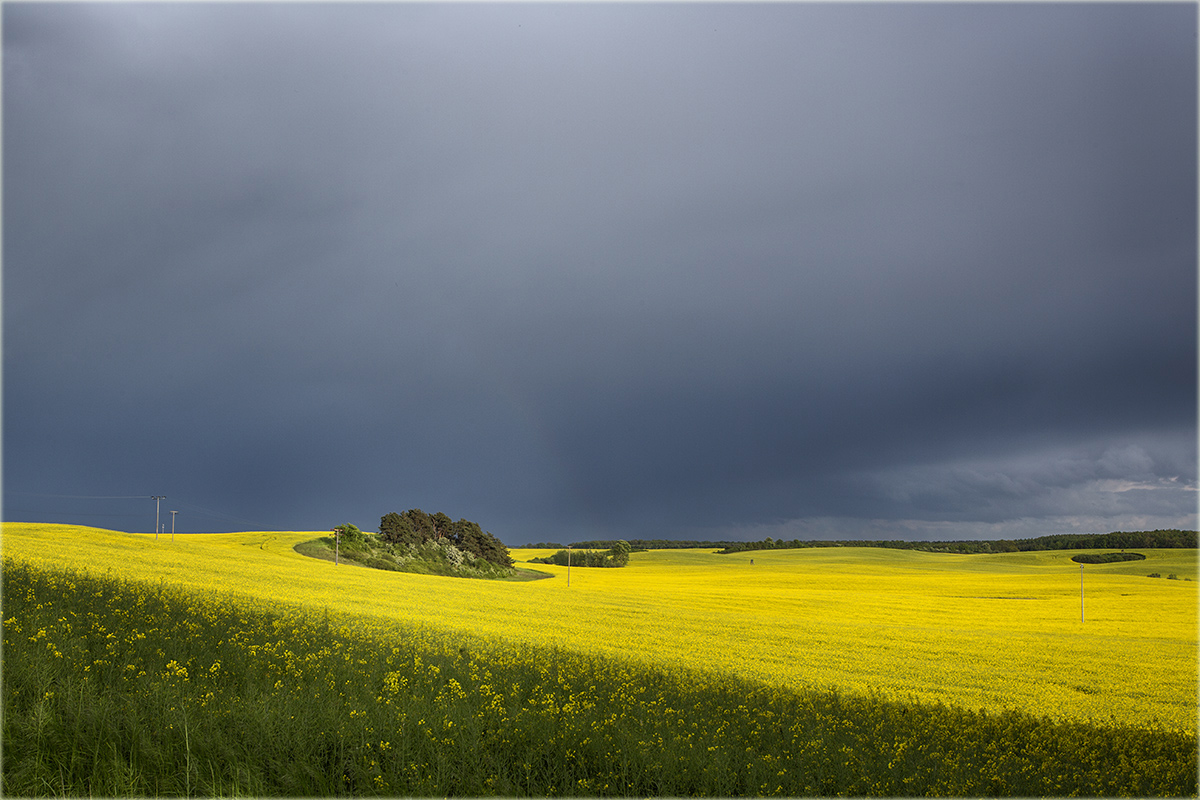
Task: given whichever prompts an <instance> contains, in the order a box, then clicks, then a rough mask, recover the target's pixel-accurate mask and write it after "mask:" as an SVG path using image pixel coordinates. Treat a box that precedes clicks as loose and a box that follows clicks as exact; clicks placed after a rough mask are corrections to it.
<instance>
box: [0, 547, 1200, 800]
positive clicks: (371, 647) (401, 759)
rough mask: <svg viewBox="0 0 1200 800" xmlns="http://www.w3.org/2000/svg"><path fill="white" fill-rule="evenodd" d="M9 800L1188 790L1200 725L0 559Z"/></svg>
mask: <svg viewBox="0 0 1200 800" xmlns="http://www.w3.org/2000/svg"><path fill="white" fill-rule="evenodd" d="M3 609H4V610H3V628H4V665H5V669H4V674H3V710H4V717H3V745H4V762H3V772H2V778H3V784H2V785H0V793H3V794H4V795H7V796H14V795H64V794H68V795H106V796H147V795H172V796H186V795H210V796H211V795H228V794H252V795H259V796H265V795H275V796H279V795H287V796H329V795H351V794H354V795H360V794H378V795H421V796H429V795H443V796H444V795H459V796H463V795H466V796H479V795H506V796H518V795H522V796H523V795H542V796H545V795H593V796H594V795H672V796H682V795H719V796H737V795H765V794H782V795H792V796H799V795H820V796H831V795H876V796H900V795H928V794H939V795H972V796H978V795H1015V796H1050V795H1058V796H1061V795H1091V796H1116V795H1134V796H1194V795H1195V794H1196V791H1197V780H1196V768H1197V762H1196V737H1195V736H1194V735H1193V736H1188V735H1184V734H1180V733H1175V732H1168V731H1162V730H1156V729H1152V728H1151V729H1143V728H1138V727H1131V726H1112V727H1097V726H1090V725H1085V724H1080V723H1061V722H1051V721H1049V720H1044V719H1038V718H1034V717H1030V716H1025V715H1020V714H1015V713H1013V714H998V715H989V714H984V713H981V712H972V711H968V710H963V709H957V708H951V707H946V706H938V705H919V704H904V703H897V702H892V701H884V700H880V699H872V698H849V697H845V696H840V695H838V694H834V693H821V692H790V691H786V690H783V689H780V688H777V687H765V686H761V685H758V684H753V683H750V682H746V681H741V680H735V679H731V678H723V677H719V676H711V675H707V676H701V675H700V674H698V673H686V672H682V671H679V672H664V671H658V670H650V669H646V668H644V667H640V666H636V665H632V664H629V663H625V662H621V661H615V660H605V659H599V658H596V657H591V656H589V657H585V656H580V655H577V654H573V653H570V652H564V651H553V650H545V649H534V648H523V649H518V648H512V647H507V646H505V645H504V644H503V643H498V642H497V643H492V642H488V641H483V640H474V639H473V640H465V639H463V640H456V639H450V638H448V637H446V636H444V635H436V634H431V633H429V632H428V631H424V630H422V629H419V628H408V627H399V626H398V627H396V628H395V630H394V632H393V633H392V634H391V635H390V636H388V637H385V638H384V639H380V638H368V637H366V636H363V635H361V634H359V633H357V632H356V628H355V623H354V618H353V617H342V616H335V615H324V616H321V617H320V618H314V617H313V615H312V614H311V613H309V614H302V613H300V611H299V610H298V609H295V610H293V609H289V608H287V607H281V608H268V607H265V606H262V605H255V604H253V603H251V602H249V601H245V602H239V601H236V599H235V598H231V597H223V598H213V597H200V596H196V595H189V594H187V593H184V592H182V591H177V590H173V589H171V588H169V587H164V586H162V585H158V584H150V583H143V582H131V581H125V580H122V579H118V578H113V577H107V576H96V575H88V574H86V573H78V572H67V571H60V570H49V569H44V568H38V567H33V566H29V565H27V564H24V563H20V562H13V561H5V563H4V569H3Z"/></svg>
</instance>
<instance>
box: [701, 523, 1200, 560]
mask: <svg viewBox="0 0 1200 800" xmlns="http://www.w3.org/2000/svg"><path fill="white" fill-rule="evenodd" d="M1197 546H1200V543H1198V541H1197V532H1196V531H1183V530H1175V529H1170V530H1154V531H1114V532H1112V533H1096V534H1092V533H1061V534H1055V535H1052V536H1038V537H1036V538H1033V539H993V540H979V541H971V540H968V541H953V542H906V541H901V540H899V539H890V540H875V541H855V540H838V541H832V540H830V541H826V540H813V541H800V540H799V539H791V540H785V539H779V540H776V539H772V538H770V537H767V538H766V539H763V540H762V541H758V542H731V543H727V544H726V546H725V547H724V548H723V549H722V550H720V551H719V552H720V553H725V554H728V553H741V552H745V551H747V550H790V549H796V548H804V547H887V548H894V549H897V550H924V551H928V552H934V553H1018V552H1020V553H1023V552H1029V551H1033V550H1099V549H1105V548H1120V549H1124V548H1131V547H1144V548H1196V547H1197Z"/></svg>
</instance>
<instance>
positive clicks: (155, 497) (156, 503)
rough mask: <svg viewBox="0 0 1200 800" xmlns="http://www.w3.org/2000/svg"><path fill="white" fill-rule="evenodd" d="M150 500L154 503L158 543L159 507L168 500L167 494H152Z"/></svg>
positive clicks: (155, 538) (155, 537)
mask: <svg viewBox="0 0 1200 800" xmlns="http://www.w3.org/2000/svg"><path fill="white" fill-rule="evenodd" d="M150 499H151V500H153V501H154V540H155V541H158V506H159V504H160V503H161V502H162V501H163V500H166V499H167V496H166V495H165V494H152V495H150Z"/></svg>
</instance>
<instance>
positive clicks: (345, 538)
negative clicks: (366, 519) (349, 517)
mask: <svg viewBox="0 0 1200 800" xmlns="http://www.w3.org/2000/svg"><path fill="white" fill-rule="evenodd" d="M334 531H336V533H337V537H338V538H339V539H341V540H342V542H343V543H345V544H360V543H362V540H363V532H362V531H360V530H359V529H358V526H357V525H351V524H350V523H349V522H347V523H346V524H345V525H338V526H337V527H336V528H334Z"/></svg>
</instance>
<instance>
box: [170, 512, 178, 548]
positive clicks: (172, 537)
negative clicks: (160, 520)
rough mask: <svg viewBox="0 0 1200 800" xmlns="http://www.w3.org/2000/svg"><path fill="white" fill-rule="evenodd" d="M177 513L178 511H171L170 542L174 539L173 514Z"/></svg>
mask: <svg viewBox="0 0 1200 800" xmlns="http://www.w3.org/2000/svg"><path fill="white" fill-rule="evenodd" d="M178 513H179V512H178V511H172V512H171V541H172V542H173V541H175V515H176V514H178Z"/></svg>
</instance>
